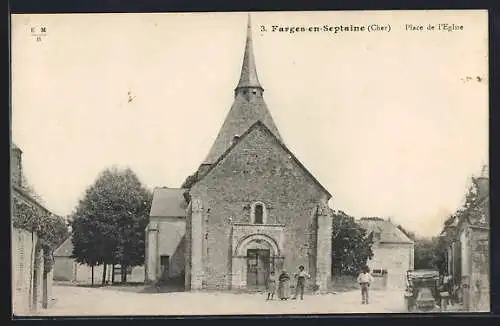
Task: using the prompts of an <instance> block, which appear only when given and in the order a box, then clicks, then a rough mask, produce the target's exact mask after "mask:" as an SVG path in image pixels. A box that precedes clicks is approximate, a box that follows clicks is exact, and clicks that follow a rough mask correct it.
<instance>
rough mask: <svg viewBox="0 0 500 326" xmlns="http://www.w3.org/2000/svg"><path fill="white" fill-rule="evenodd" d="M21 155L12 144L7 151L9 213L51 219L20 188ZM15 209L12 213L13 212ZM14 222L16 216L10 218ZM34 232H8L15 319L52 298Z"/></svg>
mask: <svg viewBox="0 0 500 326" xmlns="http://www.w3.org/2000/svg"><path fill="white" fill-rule="evenodd" d="M22 180H23V172H22V151H21V149H20V148H19V147H17V146H16V145H15V144H12V149H11V200H12V210H13V214H14V212H16V211H17V212H19V211H20V210H21V209H27V210H30V211H33V212H35V214H48V215H51V216H52V215H53V214H52V213H51V212H50V211H49V210H48V209H47V208H45V207H44V206H43V205H42V204H40V203H39V202H38V201H37V200H36V199H34V198H33V197H32V196H31V195H30V194H29V193H28V192H27V191H26V190H25V189H24V186H23V182H22ZM15 207H16V210H14V208H15ZM12 218H16V216H14V215H13V216H12ZM38 241H39V239H38V234H37V233H36V232H32V231H28V230H24V229H21V228H17V227H13V228H12V238H11V244H12V246H11V250H12V256H11V257H12V260H11V264H12V265H11V269H12V299H13V300H12V304H13V311H14V314H15V315H27V314H30V313H31V312H33V311H36V310H38V309H39V308H47V306H48V305H49V303H50V299H51V294H52V279H53V273H52V271H48V272H47V271H44V270H45V268H44V265H45V264H48V263H49V262H46V261H45V258H44V254H43V249H42V248H41V247H40V246H37V243H38Z"/></svg>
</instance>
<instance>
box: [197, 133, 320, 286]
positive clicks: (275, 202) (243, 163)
mask: <svg viewBox="0 0 500 326" xmlns="http://www.w3.org/2000/svg"><path fill="white" fill-rule="evenodd" d="M191 196H192V197H193V198H195V197H196V198H199V199H200V200H201V202H202V206H203V207H202V210H201V213H202V221H201V223H202V234H201V239H202V241H203V245H202V248H203V250H202V255H203V268H204V269H203V274H204V275H206V277H205V278H204V281H205V283H204V288H207V289H208V288H211V289H228V288H230V284H231V281H230V278H229V277H228V275H230V269H229V266H230V265H228V262H229V261H230V260H231V257H230V248H229V246H230V239H231V223H251V221H252V220H251V207H252V204H253V203H255V202H257V201H259V202H262V203H263V204H264V205H265V209H266V213H267V223H268V224H276V225H284V226H285V227H284V237H283V238H284V239H283V241H284V242H283V243H284V252H283V256H284V257H285V260H284V267H285V268H286V269H287V270H288V271H290V272H292V273H293V272H294V271H295V270H296V269H297V266H298V265H301V264H302V265H304V266H309V262H310V257H309V255H310V254H311V252H315V251H316V243H312V242H313V241H311V236H310V232H311V230H312V228H311V225H313V224H314V222H313V220H312V219H313V216H312V214H311V212H312V211H313V209H315V207H316V206H318V205H320V204H321V205H326V203H327V201H328V199H329V197H328V194H326V193H325V192H324V191H323V190H322V189H321V188H320V187H319V186H318V185H317V184H316V183H314V181H313V180H312V178H311V177H310V176H308V175H307V174H306V173H305V172H304V170H303V169H302V168H301V167H300V166H299V165H298V164H297V163H296V162H295V161H294V160H293V159H292V157H291V156H290V155H289V154H288V153H287V152H286V151H285V150H283V149H282V148H281V147H280V146H279V144H278V143H277V142H276V141H275V139H274V138H272V136H270V135H269V133H268V132H267V131H266V130H264V129H263V128H262V127H257V128H255V129H254V130H252V131H251V132H250V133H249V134H248V135H247V136H246V137H245V138H243V139H241V140H240V142H239V143H238V144H237V145H236V147H235V148H233V150H232V151H231V152H229V153H228V155H227V156H226V157H225V158H224V159H223V160H222V161H221V162H220V163H219V164H218V166H216V167H215V168H214V169H213V170H212V171H210V172H208V174H207V175H206V176H205V177H204V178H203V179H202V180H201V181H200V182H198V183H197V184H195V185H194V186H193V188H192V189H191ZM192 220H193V221H194V218H193V219H192ZM193 239H194V237H193ZM193 249H194V248H193ZM324 254H325V255H328V253H324ZM314 277H315V275H314ZM191 284H193V282H191Z"/></svg>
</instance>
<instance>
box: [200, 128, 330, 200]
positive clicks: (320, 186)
mask: <svg viewBox="0 0 500 326" xmlns="http://www.w3.org/2000/svg"><path fill="white" fill-rule="evenodd" d="M257 128H260V129H262V130H264V132H266V133H267V134H269V135H270V136H271V138H272V139H273V140H274V141H276V143H277V144H278V145H279V146H280V147H281V148H283V150H284V151H285V152H286V153H287V154H288V155H290V158H291V159H292V160H293V161H295V163H297V165H299V167H300V168H301V169H302V170H303V171H304V172H305V173H306V174H307V175H308V176H309V177H310V178H311V179H312V181H313V182H314V183H315V184H316V185H317V186H318V187H319V188H321V189H322V190H323V191H324V192H325V193H326V194H327V195H328V196H329V197H330V198H331V197H332V195H331V194H330V192H329V191H328V190H326V188H325V187H323V185H322V184H321V183H320V182H319V181H318V180H317V179H316V178H315V177H314V176H313V175H312V174H311V172H309V170H307V169H306V167H305V166H304V165H303V164H302V163H301V162H300V161H299V160H298V159H297V158H296V157H295V155H294V154H293V153H292V152H291V151H290V150H289V149H288V148H287V147H286V146H285V144H283V142H282V141H281V140H280V139H279V138H278V137H277V136H276V135H275V134H274V133H273V132H272V131H271V130H270V129H269V128H268V127H267V125H265V124H264V123H263V122H262V121H260V120H258V121H257V122H255V123H253V124H252V125H251V126H250V128H248V129H247V130H246V131H245V133H244V134H243V135H241V137H238V138H236V139H235V140H234V141H233V143H232V145H231V146H230V147H229V148H228V149H227V150H226V151H225V152H224V153H223V154H222V155H220V156H219V158H218V159H217V161H215V163H213V164H212V165H210V167H209V168H208V170H207V172H206V173H205V174H204V175H203V177H201V178H200V179H199V180H197V181H196V182H195V183H197V182H199V181H201V180H203V178H205V177H206V176H207V175H208V174H209V173H210V172H211V171H212V170H213V169H214V168H215V167H216V166H217V165H218V164H219V163H220V162H221V161H222V160H223V159H224V158H225V157H226V156H227V155H228V154H229V153H230V152H231V151H232V150H233V149H234V148H235V147H236V146H238V144H240V143H241V141H242V140H243V139H245V137H246V136H248V135H249V134H250V133H251V132H252V131H253V130H256V129H257Z"/></svg>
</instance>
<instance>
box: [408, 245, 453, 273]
mask: <svg viewBox="0 0 500 326" xmlns="http://www.w3.org/2000/svg"><path fill="white" fill-rule="evenodd" d="M441 241H442V240H441V239H440V238H439V237H432V238H416V239H415V250H414V268H415V269H434V270H438V271H439V272H441V273H443V272H444V271H445V270H446V257H445V251H444V248H443V246H442V243H441Z"/></svg>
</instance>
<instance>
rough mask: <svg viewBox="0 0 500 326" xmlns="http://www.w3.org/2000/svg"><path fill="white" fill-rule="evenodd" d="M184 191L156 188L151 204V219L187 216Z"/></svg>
mask: <svg viewBox="0 0 500 326" xmlns="http://www.w3.org/2000/svg"><path fill="white" fill-rule="evenodd" d="M184 191H185V190H184V189H173V188H155V189H154V191H153V201H152V203H151V210H150V213H149V216H150V217H183V216H186V207H187V204H186V200H185V199H184Z"/></svg>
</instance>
